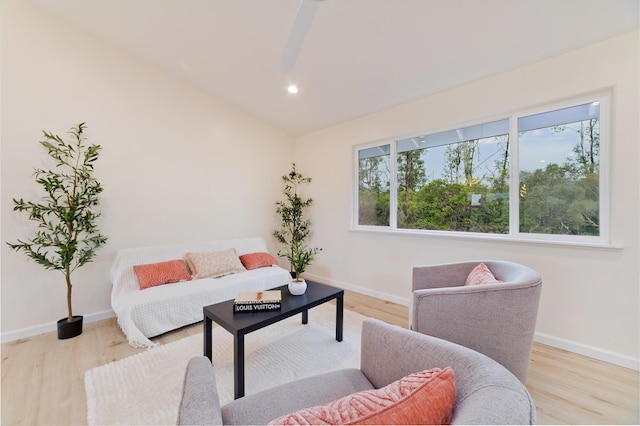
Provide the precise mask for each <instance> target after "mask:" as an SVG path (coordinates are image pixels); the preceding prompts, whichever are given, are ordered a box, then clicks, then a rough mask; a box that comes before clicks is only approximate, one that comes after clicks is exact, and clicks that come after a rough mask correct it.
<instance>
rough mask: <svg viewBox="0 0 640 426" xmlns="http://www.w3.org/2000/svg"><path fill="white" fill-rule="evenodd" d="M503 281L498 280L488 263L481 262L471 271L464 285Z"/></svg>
mask: <svg viewBox="0 0 640 426" xmlns="http://www.w3.org/2000/svg"><path fill="white" fill-rule="evenodd" d="M501 282H502V281H500V280H497V279H496V277H494V276H493V273H492V272H491V271H490V270H489V268H488V267H487V265H485V264H484V263H480V264H479V265H478V266H476V267H475V268H473V270H472V271H471V272H470V273H469V276H468V277H467V280H466V281H465V282H464V285H465V286H468V285H480V284H491V283H501Z"/></svg>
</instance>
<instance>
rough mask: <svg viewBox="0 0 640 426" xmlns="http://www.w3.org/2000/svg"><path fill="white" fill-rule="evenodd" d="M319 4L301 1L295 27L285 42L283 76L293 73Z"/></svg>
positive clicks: (307, 0)
mask: <svg viewBox="0 0 640 426" xmlns="http://www.w3.org/2000/svg"><path fill="white" fill-rule="evenodd" d="M319 3H320V0H301V1H300V7H299V8H298V13H297V14H296V17H295V19H294V21H293V25H291V29H290V30H289V35H288V36H287V39H286V40H285V43H284V47H283V48H282V58H281V60H280V71H282V73H283V74H286V73H288V72H289V71H291V69H292V68H293V66H294V65H295V63H296V60H297V59H298V54H299V53H300V48H301V47H302V43H303V42H304V39H305V37H306V36H307V32H308V31H309V27H310V26H311V22H312V21H313V16H314V15H315V14H316V10H317V9H318V4H319Z"/></svg>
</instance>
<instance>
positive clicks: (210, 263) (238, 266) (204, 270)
mask: <svg viewBox="0 0 640 426" xmlns="http://www.w3.org/2000/svg"><path fill="white" fill-rule="evenodd" d="M184 258H185V260H186V261H187V264H188V265H189V269H191V274H192V275H193V278H194V279H199V278H217V277H222V276H224V275H229V274H235V273H236V272H244V271H246V269H245V268H244V266H242V262H240V259H239V258H238V254H237V253H236V249H234V248H230V249H227V250H223V251H214V252H209V253H186V254H185V255H184Z"/></svg>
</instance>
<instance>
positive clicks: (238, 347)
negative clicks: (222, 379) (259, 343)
mask: <svg viewBox="0 0 640 426" xmlns="http://www.w3.org/2000/svg"><path fill="white" fill-rule="evenodd" d="M233 359H234V362H233V388H234V396H233V397H234V398H235V399H238V398H242V397H243V396H244V334H240V333H236V334H235V335H234V338H233Z"/></svg>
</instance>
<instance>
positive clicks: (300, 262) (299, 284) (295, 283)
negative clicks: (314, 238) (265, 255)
mask: <svg viewBox="0 0 640 426" xmlns="http://www.w3.org/2000/svg"><path fill="white" fill-rule="evenodd" d="M320 251H322V248H316V247H313V248H312V247H308V246H307V245H306V244H305V243H304V242H302V241H294V242H293V243H292V244H291V246H289V247H287V248H285V249H284V250H282V253H281V255H283V256H284V257H286V258H287V260H288V261H289V263H291V268H292V269H293V272H294V273H295V278H294V279H292V280H291V282H290V283H289V292H290V293H291V294H293V295H296V296H297V295H301V294H304V292H305V291H307V283H306V282H305V280H304V279H303V278H302V273H304V271H305V270H306V269H307V266H309V265H310V264H311V262H312V261H313V259H314V257H315V255H316V254H318V252H320ZM279 254H280V253H279Z"/></svg>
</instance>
